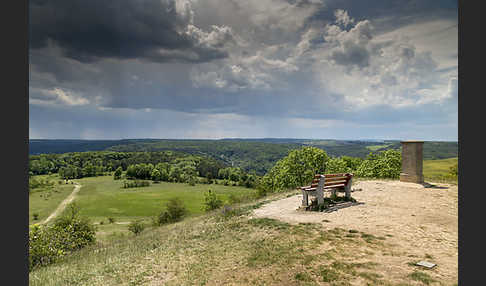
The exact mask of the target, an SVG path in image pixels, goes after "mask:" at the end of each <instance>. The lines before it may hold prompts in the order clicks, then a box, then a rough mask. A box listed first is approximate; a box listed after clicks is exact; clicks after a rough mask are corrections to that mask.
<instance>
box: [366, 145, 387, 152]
mask: <svg viewBox="0 0 486 286" xmlns="http://www.w3.org/2000/svg"><path fill="white" fill-rule="evenodd" d="M391 145H392V144H380V145H371V146H366V149H369V150H370V151H371V152H376V150H378V149H381V148H386V147H388V146H391Z"/></svg>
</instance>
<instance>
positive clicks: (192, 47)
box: [29, 0, 227, 62]
mask: <svg viewBox="0 0 486 286" xmlns="http://www.w3.org/2000/svg"><path fill="white" fill-rule="evenodd" d="M29 9H30V17H29V18H30V41H29V42H30V47H31V49H40V48H43V47H46V46H47V45H48V43H49V41H52V42H53V43H54V44H55V45H57V46H59V47H61V48H62V50H63V54H64V55H65V56H66V57H69V58H72V59H76V60H78V61H82V62H92V61H95V60H98V59H100V58H118V59H133V58H142V59H147V60H150V61H157V62H167V61H183V62H205V61H209V60H211V59H218V58H224V57H226V56H227V53H226V52H224V51H221V50H219V49H215V48H213V47H208V46H201V45H198V43H197V42H196V40H195V39H194V38H191V37H190V35H188V34H185V33H183V32H181V31H182V30H183V29H184V28H185V27H186V26H187V24H188V19H187V18H186V17H181V16H180V15H178V14H177V11H176V7H175V2H174V1H160V0H144V1H130V0H106V1H105V0H104V1H93V0H85V1H81V0H72V1H64V0H50V1H34V0H31V1H30V7H29Z"/></svg>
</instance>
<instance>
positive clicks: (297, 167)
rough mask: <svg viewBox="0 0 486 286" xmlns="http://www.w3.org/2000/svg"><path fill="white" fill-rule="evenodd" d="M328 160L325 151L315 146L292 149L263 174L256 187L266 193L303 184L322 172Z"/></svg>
mask: <svg viewBox="0 0 486 286" xmlns="http://www.w3.org/2000/svg"><path fill="white" fill-rule="evenodd" d="M328 160H329V157H328V156H327V153H326V152H325V151H324V150H322V149H319V148H316V147H302V148H300V149H297V150H292V151H290V152H289V155H287V157H284V158H283V159H281V160H279V161H277V163H276V164H275V166H273V168H272V169H270V171H269V172H268V173H267V174H265V176H263V178H262V179H261V181H260V183H259V184H258V188H259V189H263V190H265V192H267V193H268V192H275V191H284V190H286V189H289V188H295V187H299V186H304V185H305V184H307V183H309V182H310V181H311V180H312V178H313V177H314V175H315V174H322V173H323V172H324V170H325V168H326V162H327V161H328Z"/></svg>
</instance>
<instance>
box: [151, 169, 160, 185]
mask: <svg viewBox="0 0 486 286" xmlns="http://www.w3.org/2000/svg"><path fill="white" fill-rule="evenodd" d="M151 177H152V180H154V181H156V182H159V181H161V180H162V174H161V173H160V171H159V170H158V169H153V170H152V174H151Z"/></svg>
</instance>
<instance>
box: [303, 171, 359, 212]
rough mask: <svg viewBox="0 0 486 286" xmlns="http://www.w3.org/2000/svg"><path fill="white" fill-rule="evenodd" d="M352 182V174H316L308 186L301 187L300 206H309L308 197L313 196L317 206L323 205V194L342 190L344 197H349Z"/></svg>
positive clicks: (333, 193)
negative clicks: (315, 198)
mask: <svg viewBox="0 0 486 286" xmlns="http://www.w3.org/2000/svg"><path fill="white" fill-rule="evenodd" d="M352 182H353V174H351V173H340V174H322V175H321V174H316V175H315V176H314V179H313V180H312V182H311V184H310V185H309V186H304V187H301V188H300V189H301V190H302V195H303V198H302V206H305V207H307V206H308V205H309V200H308V197H309V195H313V196H315V197H317V204H319V205H320V204H322V203H324V192H331V194H332V195H335V194H336V191H338V190H342V191H344V192H345V193H346V197H347V198H350V197H351V184H352Z"/></svg>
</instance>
